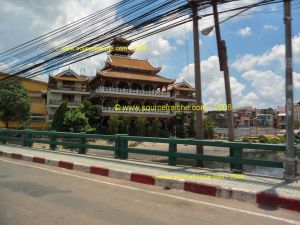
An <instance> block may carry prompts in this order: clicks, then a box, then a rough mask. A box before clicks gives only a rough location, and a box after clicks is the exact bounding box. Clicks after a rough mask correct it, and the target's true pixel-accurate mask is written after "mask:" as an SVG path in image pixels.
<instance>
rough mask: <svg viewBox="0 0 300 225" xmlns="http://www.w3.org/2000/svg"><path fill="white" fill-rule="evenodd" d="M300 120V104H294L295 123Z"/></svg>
mask: <svg viewBox="0 0 300 225" xmlns="http://www.w3.org/2000/svg"><path fill="white" fill-rule="evenodd" d="M296 120H300V102H298V103H296V104H294V121H296Z"/></svg>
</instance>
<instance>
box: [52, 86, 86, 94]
mask: <svg viewBox="0 0 300 225" xmlns="http://www.w3.org/2000/svg"><path fill="white" fill-rule="evenodd" d="M49 89H50V90H58V91H70V92H87V93H89V91H90V90H89V88H88V87H82V86H75V85H49Z"/></svg>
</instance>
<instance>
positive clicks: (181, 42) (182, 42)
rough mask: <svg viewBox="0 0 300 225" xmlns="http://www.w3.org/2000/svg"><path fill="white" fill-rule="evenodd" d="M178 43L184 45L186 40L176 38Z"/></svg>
mask: <svg viewBox="0 0 300 225" xmlns="http://www.w3.org/2000/svg"><path fill="white" fill-rule="evenodd" d="M176 44H177V45H184V40H182V39H180V38H179V39H177V40H176Z"/></svg>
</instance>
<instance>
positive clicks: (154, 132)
mask: <svg viewBox="0 0 300 225" xmlns="http://www.w3.org/2000/svg"><path fill="white" fill-rule="evenodd" d="M159 133H160V122H159V120H158V118H155V119H154V120H153V121H152V124H151V127H150V136H152V137H159V136H160V135H159Z"/></svg>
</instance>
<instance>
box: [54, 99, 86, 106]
mask: <svg viewBox="0 0 300 225" xmlns="http://www.w3.org/2000/svg"><path fill="white" fill-rule="evenodd" d="M63 102H65V101H64V100H56V99H50V100H49V105H50V106H55V107H58V106H59V105H60V104H61V103H63ZM66 102H67V103H68V107H78V106H80V104H81V102H78V101H67V100H66Z"/></svg>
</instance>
